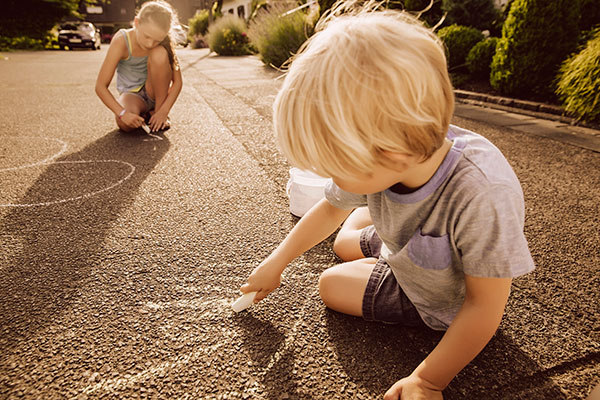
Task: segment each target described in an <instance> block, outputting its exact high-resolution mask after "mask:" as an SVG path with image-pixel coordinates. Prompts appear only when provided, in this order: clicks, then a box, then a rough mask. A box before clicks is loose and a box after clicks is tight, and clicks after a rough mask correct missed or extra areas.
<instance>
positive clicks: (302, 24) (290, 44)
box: [248, 2, 314, 68]
mask: <svg viewBox="0 0 600 400" xmlns="http://www.w3.org/2000/svg"><path fill="white" fill-rule="evenodd" d="M292 4H293V3H286V2H281V3H280V2H273V3H272V4H270V6H269V8H268V10H264V9H263V10H261V11H260V12H259V13H258V14H257V16H256V18H255V19H254V20H253V21H252V22H251V23H250V27H249V29H248V37H249V38H250V43H252V45H253V46H254V48H256V50H258V53H259V54H260V59H261V60H262V62H263V63H265V64H267V65H271V66H273V67H275V68H279V67H281V66H282V65H283V64H284V63H285V62H286V61H287V60H288V59H289V58H290V57H291V56H292V55H294V54H295V53H296V52H297V51H298V49H299V48H300V46H301V45H302V43H304V42H305V41H306V39H308V38H309V37H310V36H311V35H312V34H313V31H314V23H313V21H312V20H313V16H312V15H309V14H307V13H306V11H305V10H300V11H296V12H294V13H291V14H288V15H285V16H283V14H284V13H285V12H287V11H289V10H290V9H291V8H292V7H293V5H292Z"/></svg>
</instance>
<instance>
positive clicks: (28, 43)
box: [0, 36, 45, 51]
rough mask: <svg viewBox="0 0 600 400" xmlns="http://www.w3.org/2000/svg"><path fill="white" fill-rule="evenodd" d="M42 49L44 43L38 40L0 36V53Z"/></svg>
mask: <svg viewBox="0 0 600 400" xmlns="http://www.w3.org/2000/svg"><path fill="white" fill-rule="evenodd" d="M44 47H45V46H44V43H43V41H42V40H40V39H33V38H30V37H28V36H18V37H6V36H0V51H10V50H43V49H44Z"/></svg>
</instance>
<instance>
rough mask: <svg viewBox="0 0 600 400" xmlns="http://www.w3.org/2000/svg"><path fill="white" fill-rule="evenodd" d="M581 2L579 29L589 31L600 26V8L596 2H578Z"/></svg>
mask: <svg viewBox="0 0 600 400" xmlns="http://www.w3.org/2000/svg"><path fill="white" fill-rule="evenodd" d="M580 1H581V20H580V21H579V29H580V30H582V31H589V30H591V29H592V28H593V27H594V26H596V25H599V24H600V6H599V4H598V0H580Z"/></svg>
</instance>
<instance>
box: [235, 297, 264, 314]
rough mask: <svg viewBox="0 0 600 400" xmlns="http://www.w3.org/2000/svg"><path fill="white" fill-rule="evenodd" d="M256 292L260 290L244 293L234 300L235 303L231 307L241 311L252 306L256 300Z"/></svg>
mask: <svg viewBox="0 0 600 400" xmlns="http://www.w3.org/2000/svg"><path fill="white" fill-rule="evenodd" d="M256 293H258V292H249V293H246V294H244V295H242V296H241V297H240V298H239V299H237V300H236V301H234V302H233V304H231V308H233V311H235V312H240V311H243V310H245V309H246V308H248V307H250V306H251V305H252V304H253V302H254V298H255V297H256Z"/></svg>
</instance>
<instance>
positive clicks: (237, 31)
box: [206, 14, 251, 56]
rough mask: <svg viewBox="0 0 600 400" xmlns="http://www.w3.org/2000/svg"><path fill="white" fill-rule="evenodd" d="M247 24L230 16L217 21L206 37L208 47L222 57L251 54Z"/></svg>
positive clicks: (238, 18)
mask: <svg viewBox="0 0 600 400" xmlns="http://www.w3.org/2000/svg"><path fill="white" fill-rule="evenodd" d="M246 30H247V27H246V23H245V22H244V20H243V19H241V18H240V17H238V16H236V15H233V14H230V15H226V16H224V17H222V18H219V19H218V20H216V21H215V22H214V23H213V24H212V25H211V26H210V27H209V28H208V35H207V37H206V39H207V41H208V46H209V47H210V49H211V50H212V51H214V52H215V53H217V54H219V55H221V56H242V55H246V54H250V53H251V52H250V47H249V46H248V36H247V34H246Z"/></svg>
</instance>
